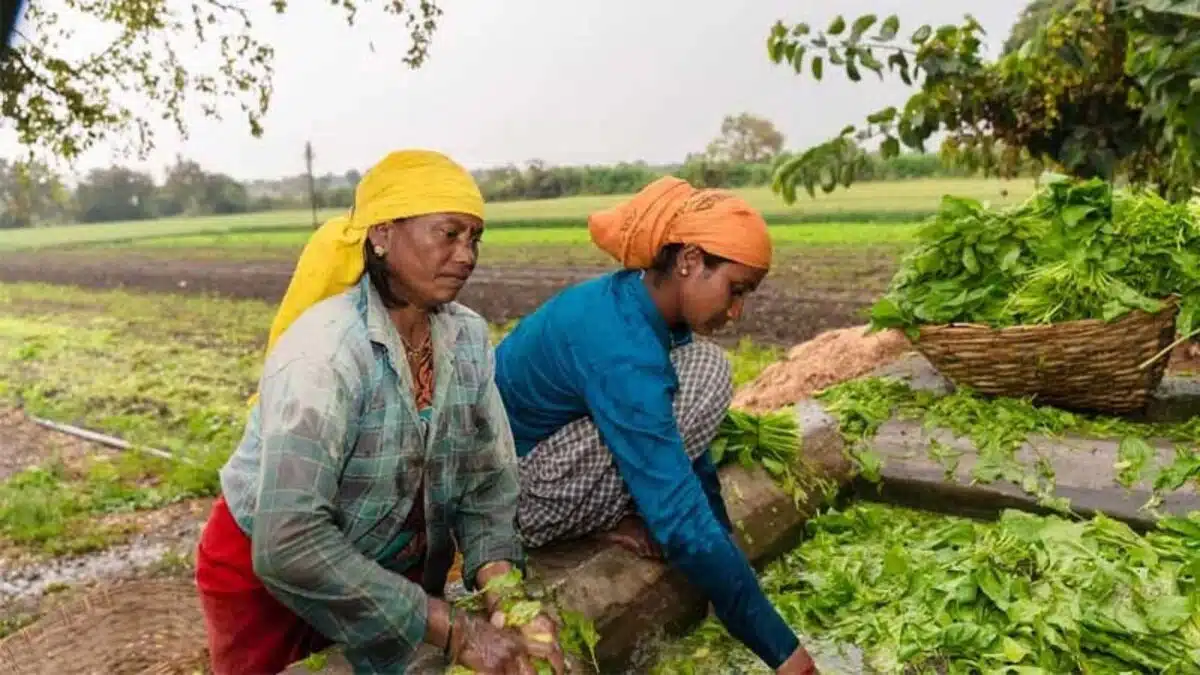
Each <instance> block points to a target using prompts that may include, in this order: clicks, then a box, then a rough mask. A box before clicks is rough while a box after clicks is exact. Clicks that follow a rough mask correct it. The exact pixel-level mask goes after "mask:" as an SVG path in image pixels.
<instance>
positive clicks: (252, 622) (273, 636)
mask: <svg viewBox="0 0 1200 675" xmlns="http://www.w3.org/2000/svg"><path fill="white" fill-rule="evenodd" d="M421 572H422V569H421V566H420V565H418V566H416V567H415V568H414V569H412V570H411V571H410V572H409V573H407V574H405V576H407V577H408V578H409V579H412V580H413V581H415V582H417V583H420V578H421ZM196 586H197V588H198V589H199V592H200V603H201V607H202V609H203V611H204V626H205V630H206V631H207V632H208V653H209V660H210V662H211V665H212V670H213V675H275V673H279V672H281V671H283V670H286V669H287V667H288V666H290V665H292V664H293V663H295V662H297V661H300V660H302V659H304V658H305V657H307V656H308V655H309V654H312V653H314V652H319V651H321V650H323V649H325V648H326V647H329V646H330V645H331V644H332V642H331V641H330V640H329V639H328V638H326V637H325V636H324V635H322V634H321V633H319V632H318V631H317V630H316V629H315V628H313V627H311V626H309V625H308V624H307V623H305V622H304V620H303V619H301V618H300V617H299V616H296V614H295V613H294V612H292V610H290V609H288V608H287V607H286V606H284V605H283V604H282V603H281V602H279V601H278V600H276V599H275V597H274V596H272V595H271V594H270V592H269V591H267V589H266V587H265V586H263V583H262V582H261V581H259V579H258V577H257V576H255V574H254V562H253V558H252V556H251V548H250V538H249V537H247V536H246V534H245V533H244V532H242V529H241V527H239V526H238V524H237V521H235V520H234V518H233V514H232V513H230V511H229V507H228V506H227V505H226V503H225V498H224V497H219V498H218V499H217V501H216V502H215V503H214V504H213V509H212V514H211V515H210V516H209V519H208V522H207V523H206V524H205V526H204V532H203V533H202V534H201V536H200V544H199V546H198V547H197V550H196Z"/></svg>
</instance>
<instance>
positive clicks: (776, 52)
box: [767, 35, 784, 63]
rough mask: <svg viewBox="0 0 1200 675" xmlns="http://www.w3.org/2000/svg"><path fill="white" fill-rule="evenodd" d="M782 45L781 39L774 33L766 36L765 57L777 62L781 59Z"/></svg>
mask: <svg viewBox="0 0 1200 675" xmlns="http://www.w3.org/2000/svg"><path fill="white" fill-rule="evenodd" d="M783 46H784V43H783V41H782V40H780V39H778V38H776V37H775V36H774V35H772V36H771V37H769V38H767V57H768V58H770V59H771V62H772V63H779V62H780V61H782V60H783Z"/></svg>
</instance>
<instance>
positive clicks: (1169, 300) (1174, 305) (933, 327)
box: [917, 294, 1180, 334]
mask: <svg viewBox="0 0 1200 675" xmlns="http://www.w3.org/2000/svg"><path fill="white" fill-rule="evenodd" d="M1179 300H1180V296H1179V295H1178V294H1172V295H1168V296H1167V297H1165V298H1161V299H1160V300H1159V302H1161V303H1163V307H1162V309H1160V310H1158V311H1157V312H1147V311H1145V310H1141V309H1134V310H1132V311H1130V312H1129V313H1127V314H1125V315H1124V316H1122V317H1121V318H1119V319H1117V320H1116V321H1105V320H1104V319H1072V320H1070V321H1058V322H1056V323H1022V324H1017V325H1015V326H1005V327H1003V328H996V327H994V326H988V325H987V324H982V323H967V322H963V323H926V324H921V325H919V326H917V329H918V330H919V331H920V332H921V333H922V334H924V333H925V332H926V331H939V332H940V331H943V330H947V329H962V330H974V331H989V332H993V333H1005V332H1007V333H1023V332H1032V331H1046V330H1052V329H1054V328H1056V327H1059V326H1080V325H1096V324H1100V325H1105V326H1117V325H1120V324H1121V323H1124V322H1125V321H1129V320H1130V319H1134V318H1137V316H1138V315H1142V316H1149V317H1163V316H1164V315H1168V314H1170V315H1172V318H1174V314H1175V312H1177V311H1178V310H1179Z"/></svg>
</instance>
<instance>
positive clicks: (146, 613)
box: [0, 579, 208, 675]
mask: <svg viewBox="0 0 1200 675" xmlns="http://www.w3.org/2000/svg"><path fill="white" fill-rule="evenodd" d="M207 658H208V657H207V653H206V650H205V632H204V617H203V615H202V613H201V611H200V600H199V598H198V597H197V595H196V588H195V585H194V584H193V582H192V581H191V580H190V579H188V580H181V579H173V580H164V579H153V580H137V581H127V582H122V583H119V584H115V585H112V586H109V587H106V588H102V589H98V590H96V591H91V592H88V593H86V594H84V595H80V596H78V597H74V598H71V599H68V600H66V601H64V602H62V603H60V604H59V605H57V606H56V607H54V608H52V609H51V610H50V611H48V612H47V613H46V615H45V616H43V617H42V618H41V619H40V620H38V621H37V622H35V623H33V624H32V625H30V626H28V627H26V628H24V629H23V630H20V631H18V632H16V633H14V634H13V635H10V636H9V637H7V638H5V639H4V640H3V641H0V672H2V673H5V675H8V674H10V673H11V674H12V675H43V674H45V675H134V674H137V675H196V674H204V673H207V672H208V670H207Z"/></svg>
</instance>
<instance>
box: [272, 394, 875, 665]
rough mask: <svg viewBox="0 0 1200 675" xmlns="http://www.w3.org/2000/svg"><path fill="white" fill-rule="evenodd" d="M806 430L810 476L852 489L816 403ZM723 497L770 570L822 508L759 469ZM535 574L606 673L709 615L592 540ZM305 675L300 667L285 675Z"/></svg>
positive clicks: (554, 550)
mask: <svg viewBox="0 0 1200 675" xmlns="http://www.w3.org/2000/svg"><path fill="white" fill-rule="evenodd" d="M796 416H797V420H798V421H799V423H800V425H801V429H802V433H803V441H802V444H803V448H802V460H803V462H802V463H803V466H804V470H805V471H806V472H808V473H811V474H813V475H817V476H822V477H825V478H826V479H827V480H830V481H833V482H834V483H835V486H834V487H835V489H836V488H842V487H845V486H846V485H848V483H849V480H850V468H851V465H850V462H849V461H848V460H847V459H846V458H845V456H844V452H843V443H842V437H841V434H840V433H839V432H838V427H837V422H836V420H834V419H833V418H832V417H831V416H829V415H828V414H827V413H825V412H824V410H822V409H821V407H820V406H819V405H817V404H815V403H813V402H811V401H805V402H803V403H801V404H800V405H798V406H797V408H796ZM720 477H721V485H722V491H723V494H724V496H725V502H726V505H727V506H728V509H729V516H730V519H731V520H732V521H733V522H734V525H735V528H734V529H735V534H736V536H737V541H738V544H739V546H741V548H742V550H743V551H745V552H746V555H747V557H748V558H749V559H750V561H751V563H752V564H753V565H754V566H755V567H756V568H759V569H761V568H762V567H763V566H764V565H766V564H767V563H769V562H770V561H772V560H774V559H775V558H777V557H779V556H780V555H782V554H783V553H786V552H787V551H789V550H791V549H792V548H794V547H795V546H796V545H797V544H798V543H799V541H800V538H801V536H802V534H803V531H804V523H805V521H806V520H807V519H808V518H809V517H810V516H811V515H812V514H813V513H814V512H815V511H816V509H817V508H818V507H819V505H820V500H821V498H822V494H821V493H819V492H818V491H817V490H816V489H815V488H814V489H813V490H811V491H810V492H811V494H810V495H809V497H808V499H807V501H804V502H802V503H801V504H799V505H797V504H796V503H795V502H794V501H793V499H792V497H791V496H790V495H788V494H786V493H785V492H784V491H783V490H781V489H780V488H779V487H778V486H777V485H776V484H775V481H774V480H773V479H772V478H771V477H770V476H769V475H767V473H766V472H765V471H763V470H762V469H761V468H758V467H755V468H752V469H745V468H743V467H740V466H728V467H724V468H722V469H721V471H720ZM530 568H531V570H532V575H533V576H534V577H535V578H536V579H538V580H539V581H540V582H541V583H544V584H545V585H546V586H547V587H548V588H549V589H550V590H551V592H553V593H554V595H555V596H556V597H557V598H558V600H559V602H560V604H561V605H562V606H563V607H568V608H570V609H572V610H574V611H576V612H580V613H582V614H583V615H584V616H586V617H588V618H589V619H591V620H592V621H593V622H595V625H596V629H597V631H598V632H599V633H600V636H601V639H600V643H599V644H598V646H597V656H598V657H599V661H600V666H601V670H602V672H605V673H609V672H624V671H625V670H626V669H627V668H628V665H629V663H630V660H631V659H633V658H634V656H635V654H636V653H638V652H641V651H644V650H645V648H646V647H648V646H649V645H650V644H651V643H652V642H653V641H654V640H655V639H656V638H659V637H662V636H664V635H668V636H669V635H678V634H682V633H684V632H686V631H687V630H689V629H690V628H692V627H694V626H695V624H696V623H698V622H699V621H700V620H701V619H703V618H704V616H705V613H706V611H707V603H706V602H704V601H703V600H702V599H700V597H699V596H698V594H697V593H696V592H695V591H694V590H693V589H691V588H690V586H689V584H688V583H687V582H686V581H685V580H684V579H683V578H682V576H681V575H679V574H677V573H675V572H672V571H671V570H669V569H667V568H666V567H665V566H664V565H662V564H661V563H657V562H652V561H649V560H643V559H641V558H638V557H637V556H635V555H633V554H632V553H630V552H628V551H626V550H625V549H622V548H619V547H616V546H611V545H604V544H600V543H598V542H596V541H594V540H587V541H575V542H564V543H561V544H557V545H553V546H549V547H544V548H542V549H538V550H535V551H531V552H530ZM437 660H438V659H433V658H430V659H428V660H427V661H425V660H423V662H422V663H421V665H420V666H419V667H414V668H413V669H410V670H416V671H418V672H420V673H434V672H440V670H437V668H438V667H440V666H438V665H437V664H436V661H437ZM287 672H288V673H292V674H293V675H300V674H303V673H309V672H311V671H309V670H307V669H306V668H304V667H303V666H293V667H292V669H290V670H289V671H287ZM320 672H321V673H324V674H325V675H334V674H338V675H341V674H345V673H350V672H351V671H350V669H349V666H348V664H347V663H346V662H345V659H344V658H342V657H341V656H340V654H336V653H335V654H331V656H330V658H329V661H328V663H327V665H326V667H325V669H323V670H321V671H320Z"/></svg>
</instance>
